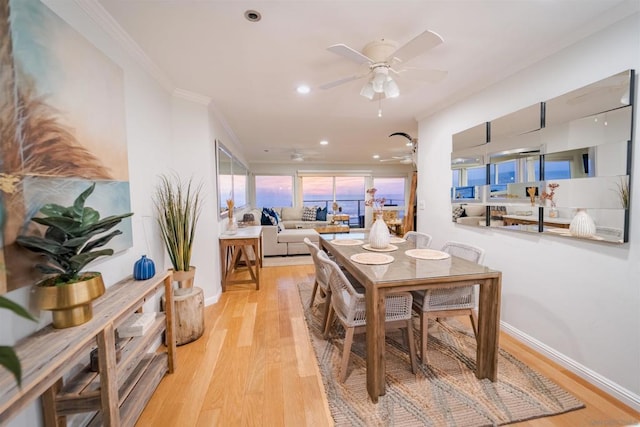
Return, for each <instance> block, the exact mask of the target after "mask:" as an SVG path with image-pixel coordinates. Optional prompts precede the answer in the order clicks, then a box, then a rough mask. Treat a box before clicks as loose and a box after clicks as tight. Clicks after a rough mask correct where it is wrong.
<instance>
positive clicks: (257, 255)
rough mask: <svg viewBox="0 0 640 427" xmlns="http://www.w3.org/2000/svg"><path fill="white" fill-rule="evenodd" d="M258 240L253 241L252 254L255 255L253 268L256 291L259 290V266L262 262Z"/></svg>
mask: <svg viewBox="0 0 640 427" xmlns="http://www.w3.org/2000/svg"><path fill="white" fill-rule="evenodd" d="M259 247H260V240H259V239H258V241H256V242H253V255H254V256H255V258H256V259H255V269H256V291H258V290H260V267H262V263H261V262H260V255H261V254H260V249H259Z"/></svg>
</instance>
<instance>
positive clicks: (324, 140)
mask: <svg viewBox="0 0 640 427" xmlns="http://www.w3.org/2000/svg"><path fill="white" fill-rule="evenodd" d="M320 145H329V141H327V140H326V139H323V140H322V141H320Z"/></svg>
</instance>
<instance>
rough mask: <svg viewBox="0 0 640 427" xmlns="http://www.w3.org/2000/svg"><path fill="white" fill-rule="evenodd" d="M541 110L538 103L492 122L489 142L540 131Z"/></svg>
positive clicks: (540, 104) (540, 105) (541, 105)
mask: <svg viewBox="0 0 640 427" xmlns="http://www.w3.org/2000/svg"><path fill="white" fill-rule="evenodd" d="M542 108H543V104H542V103H538V104H534V105H531V106H529V107H526V108H523V109H521V110H518V111H516V112H514V113H511V114H507V115H506V116H502V117H499V118H497V119H495V120H492V121H491V123H490V141H491V142H497V141H501V140H503V139H508V138H511V137H514V136H517V135H522V134H525V133H529V132H532V131H534V130H538V129H540V128H541V127H542Z"/></svg>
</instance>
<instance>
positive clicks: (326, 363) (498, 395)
mask: <svg viewBox="0 0 640 427" xmlns="http://www.w3.org/2000/svg"><path fill="white" fill-rule="evenodd" d="M311 290H312V284H311V283H303V284H300V285H299V291H300V298H301V302H302V304H303V307H304V308H305V319H306V322H307V326H308V327H309V332H310V336H311V341H312V345H313V347H314V350H315V353H316V356H317V359H318V364H319V367H320V372H321V375H322V381H323V383H324V387H325V390H326V393H327V397H328V400H329V407H330V410H331V414H332V416H333V419H334V421H335V424H336V426H376V425H385V426H398V427H401V426H456V427H465V426H469V427H470V426H493V425H504V424H509V423H514V422H517V421H525V420H530V419H534V418H539V417H545V416H550V415H557V414H562V413H565V412H569V411H573V410H576V409H580V408H583V407H584V404H583V403H582V402H580V401H579V400H578V399H576V398H575V397H574V396H573V395H571V394H569V393H567V392H566V391H565V390H564V389H562V388H560V387H559V386H558V385H557V384H555V383H554V382H552V381H551V380H549V379H548V378H546V377H544V376H542V375H540V374H539V373H537V372H534V371H533V370H532V369H530V368H529V367H527V366H526V365H525V364H524V363H522V362H521V361H519V360H518V359H516V358H515V357H514V356H513V355H511V354H509V353H508V352H506V351H504V350H502V349H501V350H500V352H499V359H498V381H496V382H495V383H494V382H491V381H489V380H486V379H485V380H479V379H477V378H476V377H475V374H474V371H475V359H476V344H475V337H474V336H473V331H471V330H470V329H469V330H468V331H467V330H466V328H465V326H464V325H463V324H462V323H461V322H459V321H456V320H455V319H453V320H444V321H439V322H430V327H429V351H428V363H427V364H426V365H423V364H421V363H418V373H417V374H416V375H414V374H412V373H411V364H410V362H409V355H408V350H407V349H406V348H405V347H404V343H403V342H402V339H401V337H402V335H401V334H400V333H397V334H395V333H394V332H388V333H387V344H386V360H387V362H386V363H387V365H386V367H387V370H386V394H385V395H384V396H381V397H380V398H379V401H378V404H373V403H372V402H371V400H370V399H369V397H368V395H367V390H366V360H365V335H364V334H360V335H356V337H355V339H354V343H353V347H352V353H351V355H350V359H349V371H348V377H347V380H346V381H345V383H343V384H341V383H340V382H339V381H338V379H337V375H338V366H339V361H340V355H341V352H342V338H343V337H344V331H343V330H342V328H341V327H340V326H339V322H335V324H334V326H333V329H332V331H331V336H330V338H329V339H328V340H325V339H324V338H323V336H322V331H321V325H320V323H321V319H322V308H323V307H322V306H323V304H324V302H323V301H322V300H320V301H319V302H318V304H315V305H314V307H313V308H309V307H308V305H309V299H310V297H311ZM417 325H418V324H417V318H416V328H414V330H415V332H416V343H417V348H419V333H418V329H417Z"/></svg>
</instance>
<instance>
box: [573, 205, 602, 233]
mask: <svg viewBox="0 0 640 427" xmlns="http://www.w3.org/2000/svg"><path fill="white" fill-rule="evenodd" d="M569 232H570V233H571V234H572V235H573V236H577V237H591V236H593V235H594V234H596V223H595V222H593V218H591V217H590V216H589V214H588V213H587V210H586V209H578V212H577V213H576V215H575V216H574V217H573V219H572V220H571V224H570V225H569Z"/></svg>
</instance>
